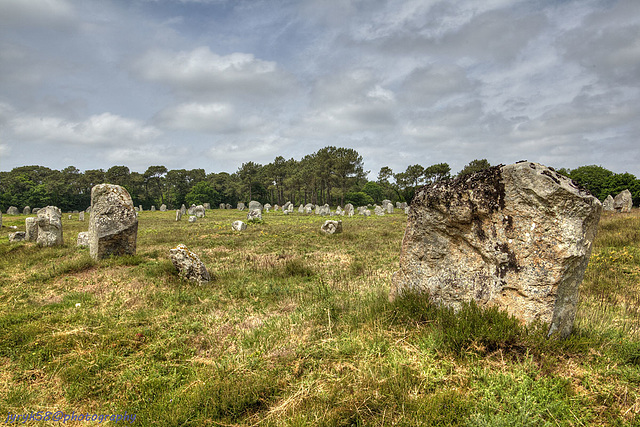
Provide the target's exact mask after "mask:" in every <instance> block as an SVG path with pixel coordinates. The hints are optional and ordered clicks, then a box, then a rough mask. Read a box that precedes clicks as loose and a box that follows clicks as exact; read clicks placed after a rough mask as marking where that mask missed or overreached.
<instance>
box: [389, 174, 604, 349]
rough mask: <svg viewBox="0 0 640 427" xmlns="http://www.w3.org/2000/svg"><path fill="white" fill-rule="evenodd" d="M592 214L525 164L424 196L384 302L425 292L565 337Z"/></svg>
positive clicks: (582, 201)
mask: <svg viewBox="0 0 640 427" xmlns="http://www.w3.org/2000/svg"><path fill="white" fill-rule="evenodd" d="M601 211H602V204H601V203H600V202H599V201H598V199H596V198H595V197H593V196H592V195H591V194H589V193H588V192H587V191H585V190H582V189H580V188H578V187H577V186H576V185H575V183H573V182H572V181H571V180H570V179H568V178H566V177H564V176H562V175H560V174H558V173H556V172H555V171H553V170H552V169H549V168H547V167H545V166H542V165H539V164H536V163H530V162H519V163H516V164H512V165H507V166H495V167H492V168H489V169H485V170H484V171H482V172H478V173H476V174H472V175H468V176H465V177H462V178H459V179H455V180H451V181H445V182H438V183H435V184H432V185H430V186H427V187H423V188H422V189H420V190H419V191H418V192H417V194H416V196H415V198H414V200H413V202H412V204H411V209H410V212H409V217H408V223H407V228H406V231H405V235H404V239H403V241H402V251H401V255H400V270H399V271H398V272H396V273H395V274H394V277H393V281H392V289H391V294H390V297H391V298H394V297H395V296H396V295H399V294H402V293H403V292H405V291H407V290H415V291H419V292H427V293H428V294H429V296H430V298H431V299H432V300H433V301H434V302H436V303H440V304H445V305H447V306H451V307H453V308H459V307H460V306H461V304H462V303H463V302H468V301H471V300H475V301H476V303H477V304H478V305H479V306H497V307H500V308H501V309H504V310H506V311H507V312H508V313H510V314H511V315H514V316H515V317H517V318H518V319H520V320H521V321H523V322H525V323H530V322H532V321H535V320H541V321H543V322H547V323H548V324H549V325H550V327H549V334H550V335H556V334H557V335H559V336H561V337H566V336H567V335H569V334H570V333H571V330H572V327H573V320H574V317H575V311H576V305H577V301H578V291H579V286H580V283H581V282H582V279H583V276H584V270H585V268H586V266H587V263H588V261H589V255H590V252H591V243H592V242H593V239H594V238H595V235H596V229H597V225H598V221H599V219H600V213H601Z"/></svg>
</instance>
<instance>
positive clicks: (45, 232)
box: [36, 206, 63, 246]
mask: <svg viewBox="0 0 640 427" xmlns="http://www.w3.org/2000/svg"><path fill="white" fill-rule="evenodd" d="M37 223H38V237H37V238H36V242H37V243H38V245H40V246H57V245H62V243H63V239H62V212H60V209H58V208H57V207H55V206H47V207H46V208H42V209H40V210H39V211H38V219H37Z"/></svg>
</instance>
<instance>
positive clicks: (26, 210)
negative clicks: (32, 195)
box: [22, 206, 31, 215]
mask: <svg viewBox="0 0 640 427" xmlns="http://www.w3.org/2000/svg"><path fill="white" fill-rule="evenodd" d="M22 215H31V208H30V207H29V206H25V207H24V209H22Z"/></svg>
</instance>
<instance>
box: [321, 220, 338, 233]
mask: <svg viewBox="0 0 640 427" xmlns="http://www.w3.org/2000/svg"><path fill="white" fill-rule="evenodd" d="M320 230H322V231H324V232H325V233H327V234H336V233H342V221H333V220H330V219H329V220H327V221H325V222H324V224H322V226H321V227H320Z"/></svg>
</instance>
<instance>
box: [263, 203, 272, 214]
mask: <svg viewBox="0 0 640 427" xmlns="http://www.w3.org/2000/svg"><path fill="white" fill-rule="evenodd" d="M269 209H271V205H270V204H269V203H265V205H264V211H265V212H266V213H269Z"/></svg>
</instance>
